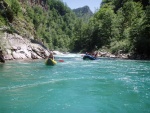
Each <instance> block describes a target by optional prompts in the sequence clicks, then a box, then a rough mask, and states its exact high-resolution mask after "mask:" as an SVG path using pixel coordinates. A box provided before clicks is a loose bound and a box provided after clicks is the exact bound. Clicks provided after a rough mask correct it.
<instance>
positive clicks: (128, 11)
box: [0, 0, 150, 58]
mask: <svg viewBox="0 0 150 113" xmlns="http://www.w3.org/2000/svg"><path fill="white" fill-rule="evenodd" d="M30 1H31V0H19V1H18V0H0V28H1V29H2V30H1V31H0V32H3V31H7V32H9V33H14V32H15V33H18V34H20V35H22V36H24V37H26V38H32V37H34V39H36V40H39V41H43V42H44V44H45V45H46V46H47V47H48V48H50V49H55V50H61V51H72V52H82V51H83V52H85V51H92V50H101V49H105V50H107V51H110V52H112V53H118V51H120V50H121V51H122V52H123V53H132V54H135V55H140V56H142V57H143V58H148V57H150V1H149V0H102V3H101V7H100V9H99V10H98V11H97V12H96V13H95V14H94V15H93V16H92V17H91V18H89V21H88V23H87V22H85V21H84V20H83V19H81V18H78V17H77V16H76V15H75V14H74V12H73V11H72V10H71V9H70V8H69V7H68V6H66V5H65V4H64V3H63V2H62V1H61V0H40V1H41V3H39V2H37V1H38V0H34V1H35V2H32V3H31V2H30Z"/></svg>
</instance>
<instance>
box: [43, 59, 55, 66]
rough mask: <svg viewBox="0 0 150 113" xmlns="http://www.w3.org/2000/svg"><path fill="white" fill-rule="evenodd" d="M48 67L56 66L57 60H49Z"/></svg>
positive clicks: (47, 61)
mask: <svg viewBox="0 0 150 113" xmlns="http://www.w3.org/2000/svg"><path fill="white" fill-rule="evenodd" d="M45 64H46V65H50V66H54V65H56V64H57V62H56V61H55V60H52V59H51V58H48V59H47V60H46V62H45Z"/></svg>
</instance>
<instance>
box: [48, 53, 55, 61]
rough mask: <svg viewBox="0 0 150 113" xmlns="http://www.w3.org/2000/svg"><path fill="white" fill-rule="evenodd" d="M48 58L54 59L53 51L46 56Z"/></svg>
mask: <svg viewBox="0 0 150 113" xmlns="http://www.w3.org/2000/svg"><path fill="white" fill-rule="evenodd" d="M48 58H50V59H52V60H54V55H53V52H50V55H49V56H48Z"/></svg>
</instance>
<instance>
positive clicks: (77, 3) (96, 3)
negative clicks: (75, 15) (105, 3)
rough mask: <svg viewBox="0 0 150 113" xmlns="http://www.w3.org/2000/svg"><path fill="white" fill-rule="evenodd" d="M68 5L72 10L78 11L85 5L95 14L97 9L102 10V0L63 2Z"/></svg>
mask: <svg viewBox="0 0 150 113" xmlns="http://www.w3.org/2000/svg"><path fill="white" fill-rule="evenodd" d="M62 1H63V2H64V3H66V4H67V6H68V7H70V8H71V9H76V8H79V7H83V6H85V5H87V6H89V7H90V9H91V11H92V12H93V13H94V12H95V11H96V10H97V9H99V8H100V3H101V2H102V0H62Z"/></svg>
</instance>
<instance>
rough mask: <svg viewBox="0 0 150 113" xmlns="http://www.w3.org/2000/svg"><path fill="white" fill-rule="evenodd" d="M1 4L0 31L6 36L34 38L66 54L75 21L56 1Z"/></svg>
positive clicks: (3, 0) (25, 0)
mask: <svg viewBox="0 0 150 113" xmlns="http://www.w3.org/2000/svg"><path fill="white" fill-rule="evenodd" d="M41 1H42V3H39V0H35V1H33V2H31V0H19V1H18V0H1V1H0V2H1V3H0V9H1V10H0V20H1V21H0V27H1V28H7V29H4V30H5V31H7V32H10V33H14V32H16V33H18V34H20V35H22V36H24V37H28V38H31V37H34V39H36V40H38V41H43V42H44V44H45V45H46V46H47V47H48V48H50V49H55V50H62V51H69V50H70V48H71V47H70V43H72V42H71V40H72V38H73V37H74V32H73V30H74V25H75V24H76V22H77V21H78V19H77V17H76V16H75V14H74V13H73V12H72V10H71V9H70V8H69V7H67V6H66V5H65V4H64V3H63V2H61V1H60V0H41Z"/></svg>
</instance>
